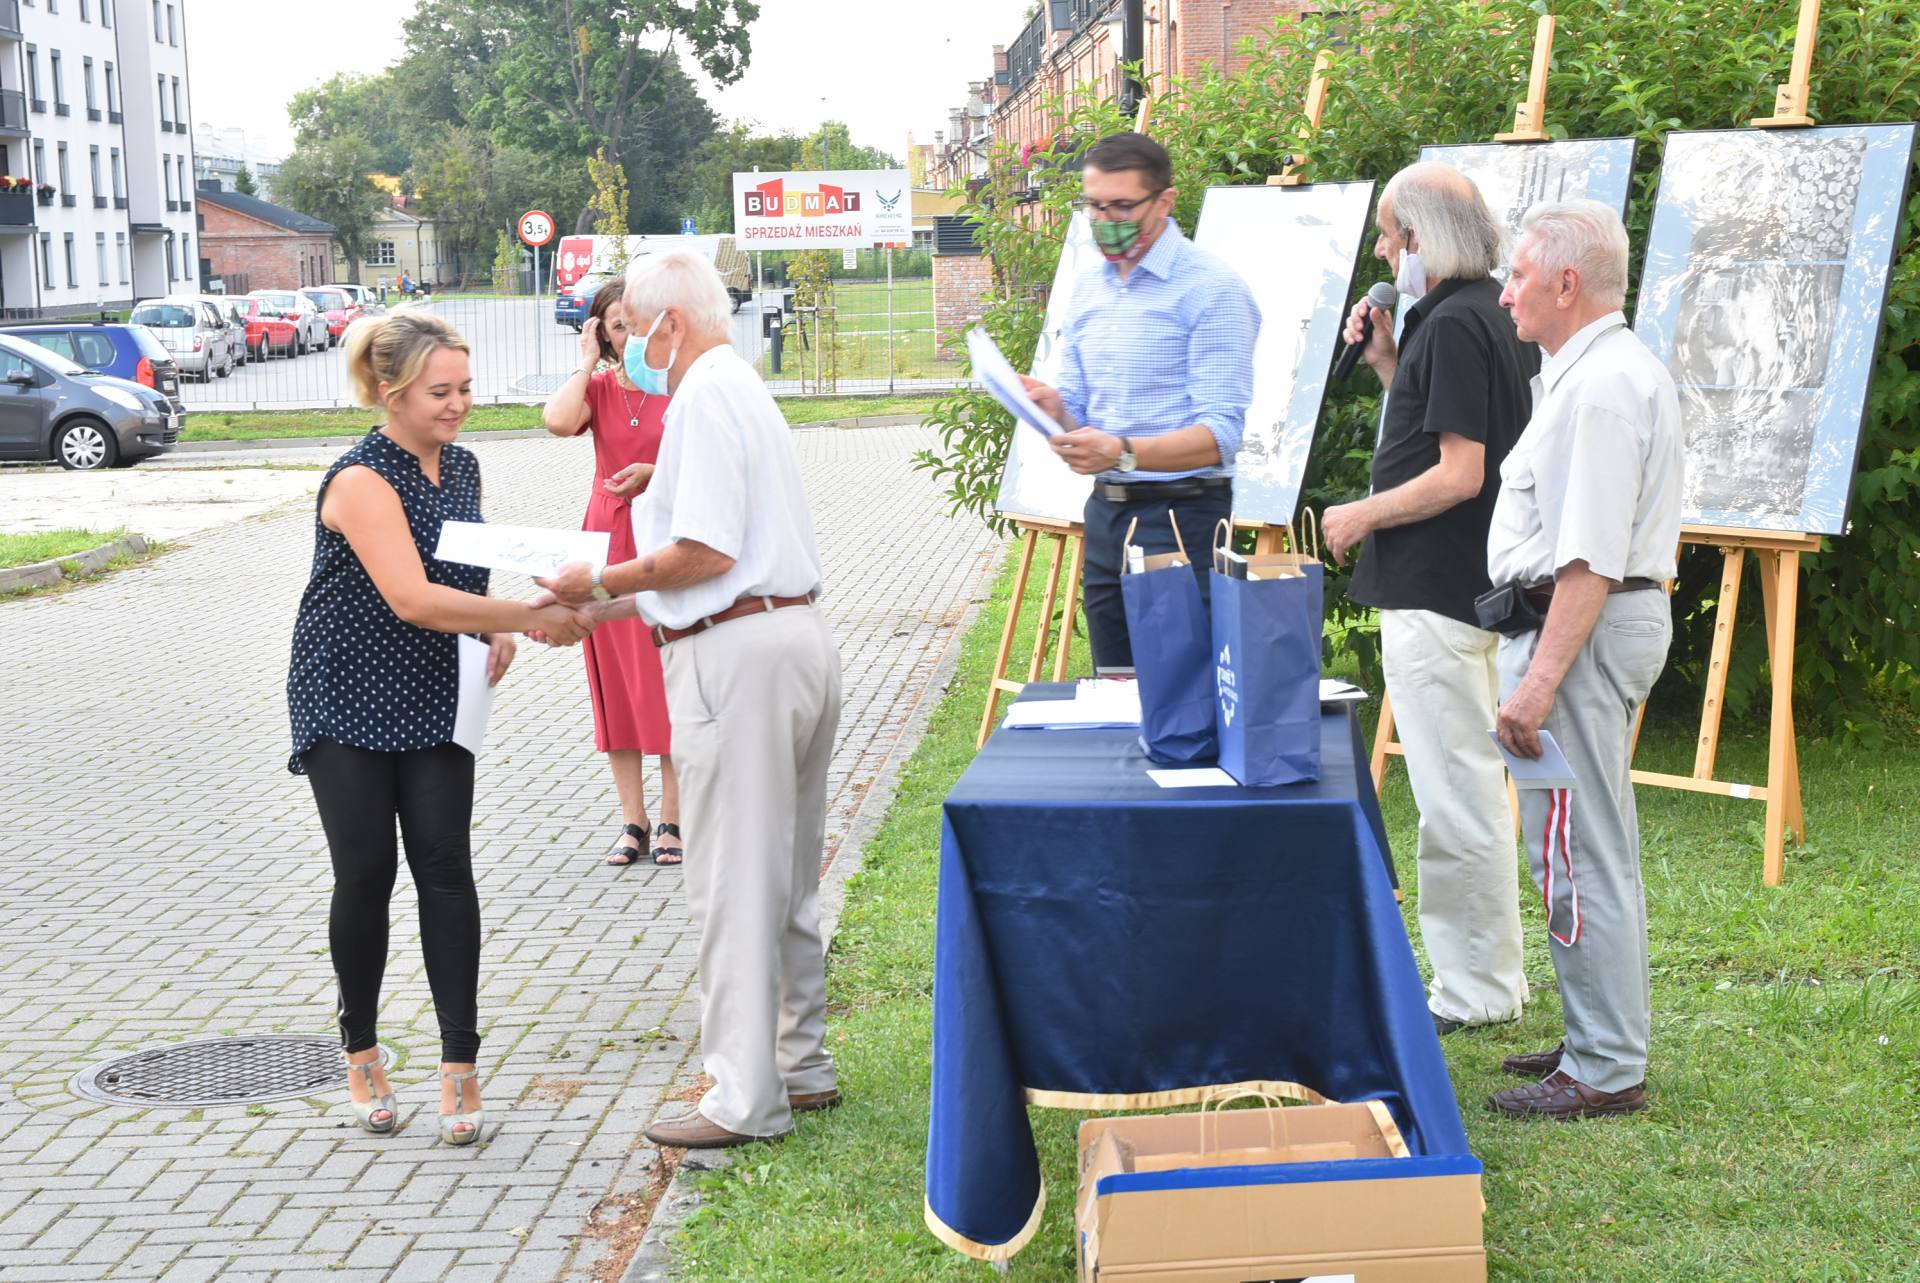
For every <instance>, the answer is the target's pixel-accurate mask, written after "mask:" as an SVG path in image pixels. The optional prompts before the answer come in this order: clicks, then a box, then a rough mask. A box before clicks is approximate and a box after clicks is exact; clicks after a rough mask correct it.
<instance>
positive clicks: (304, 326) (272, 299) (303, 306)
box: [247, 290, 331, 356]
mask: <svg viewBox="0 0 1920 1283" xmlns="http://www.w3.org/2000/svg"><path fill="white" fill-rule="evenodd" d="M247 297H249V298H257V299H259V300H260V304H261V306H263V307H270V308H272V309H273V310H274V311H275V312H277V313H279V314H280V315H281V316H283V317H285V318H286V319H287V320H289V321H292V322H293V334H294V340H293V351H294V355H296V356H303V355H305V354H306V353H308V352H311V351H313V350H314V349H316V348H318V349H320V350H321V351H325V350H326V348H327V345H328V343H329V341H330V339H331V336H330V335H329V334H328V333H327V318H326V315H325V314H324V313H322V312H321V311H320V309H319V308H317V307H315V306H314V305H313V300H312V299H310V298H308V297H307V296H306V295H305V294H302V293H301V292H300V291H299V290H255V291H253V293H251V294H249V295H248V296H247Z"/></svg>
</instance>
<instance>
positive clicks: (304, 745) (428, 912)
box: [287, 311, 592, 1145]
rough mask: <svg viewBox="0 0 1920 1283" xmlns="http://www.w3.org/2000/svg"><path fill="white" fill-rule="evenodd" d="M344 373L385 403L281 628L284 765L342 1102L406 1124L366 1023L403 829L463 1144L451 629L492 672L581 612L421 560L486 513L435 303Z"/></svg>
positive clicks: (381, 971) (495, 677)
mask: <svg viewBox="0 0 1920 1283" xmlns="http://www.w3.org/2000/svg"><path fill="white" fill-rule="evenodd" d="M345 356H346V362H347V372H348V375H349V376H350V378H351V379H352V382H353V387H354V391H355V393H356V396H357V399H358V400H359V402H360V403H361V404H362V405H366V406H372V407H378V408H380V409H383V410H384V411H385V412H386V416H387V421H386V423H385V424H384V425H382V426H380V427H376V428H375V429H373V430H372V431H371V432H369V433H368V434H367V435H366V437H365V438H364V439H363V440H362V441H361V442H360V443H359V444H358V445H356V446H354V447H353V448H352V449H351V450H349V451H347V453H346V454H344V455H342V456H341V457H340V459H339V461H338V462H336V463H335V464H334V465H333V468H332V469H331V470H330V471H329V472H328V473H327V476H326V479H325V480H324V481H323V482H322V483H321V486H320V497H319V500H318V504H317V509H316V514H317V518H316V521H315V523H314V549H313V569H312V573H311V576H310V578H309V580H308V582H307V590H306V593H305V595H304V596H302V598H301V600H300V614H299V618H298V619H297V620H296V621H295V623H294V630H293V662H292V664H291V666H290V668H289V670H288V673H287V705H288V710H289V712H290V714H291V718H292V722H293V752H292V756H291V757H290V758H289V760H288V769H290V770H292V771H294V772H295V773H296V774H305V775H306V776H307V778H308V780H309V781H310V782H311V784H312V785H313V796H314V801H315V802H316V803H317V805H318V807H319V810H320V822H321V825H322V827H323V828H324V829H325V830H326V835H327V846H328V849H329V851H330V853H331V856H332V860H333V874H334V887H333V908H332V916H331V920H330V925H329V933H328V934H329V942H330V944H331V946H332V952H333V965H334V974H335V975H336V976H337V977H338V979H339V983H340V995H339V1008H340V1009H339V1017H340V1034H341V1039H342V1047H343V1048H344V1050H345V1053H346V1059H347V1065H348V1068H349V1069H350V1071H351V1072H350V1073H349V1075H348V1085H349V1089H350V1092H351V1095H352V1098H353V1106H354V1112H355V1114H356V1115H358V1117H359V1119H360V1122H361V1124H362V1125H363V1126H365V1127H366V1128H367V1130H369V1131H372V1132H381V1133H384V1132H390V1131H392V1130H393V1128H394V1125H395V1123H396V1121H397V1119H398V1115H397V1114H396V1112H395V1109H394V1099H393V1094H392V1091H391V1089H390V1088H389V1087H388V1085H387V1081H386V1077H385V1074H384V1073H383V1072H382V1071H381V1068H380V1065H379V1059H380V1049H379V1041H378V1038H377V1036H376V1034H375V1031H374V1026H375V1014H376V1010H377V1008H378V1006H379V1001H380V985H381V981H382V979H383V978H384V975H385V972H386V963H387V922H388V918H389V916H390V908H389V900H390V898H391V897H392V894H393V884H394V879H395V876H396V873H397V871H398V861H399V844H398V843H397V842H396V840H395V827H396V825H397V826H398V829H399V832H400V834H401V835H402V836H403V837H404V838H405V845H406V855H407V867H408V868H409V869H410V870H411V871H412V874H413V882H414V887H415V889H416V890H417V891H418V893H419V898H420V936H421V944H422V947H423V949H424V951H425V954H426V965H427V981H428V984H429V986H430V987H431V988H432V990H433V1006H434V1014H435V1015H436V1016H437V1017H438V1018H439V1023H440V1039H441V1065H440V1072H441V1079H442V1083H441V1096H440V1135H441V1138H442V1139H443V1140H445V1141H447V1142H449V1143H450V1144H456V1145H465V1144H471V1143H472V1142H473V1141H474V1140H476V1139H478V1137H479V1135H480V1127H481V1123H482V1117H481V1098H480V1084H479V1081H478V1079H477V1077H476V1075H475V1068H474V1062H475V1058H476V1056H477V1055H478V1053H479V1050H480V1033H479V1017H478V1001H477V993H478V989H479V980H480V900H479V895H478V893H477V891H476V890H475V888H474V883H473V860H472V851H471V834H470V825H471V823H472V817H473V755H472V754H471V753H469V752H468V751H467V750H466V749H464V748H462V747H460V746H459V745H457V744H454V743H453V742H452V739H453V721H454V711H455V704H456V702H457V694H456V691H457V681H458V677H459V658H458V643H457V634H460V633H471V634H476V635H478V636H479V638H480V639H481V640H482V641H485V642H487V643H488V644H489V646H490V655H489V657H488V675H489V677H490V679H491V680H492V681H494V682H498V681H499V680H500V678H501V677H503V676H504V675H505V674H506V671H507V667H508V665H510V664H511V663H512V662H513V656H514V634H515V633H525V632H536V631H537V632H539V633H541V634H543V635H544V636H545V637H547V638H549V639H551V640H553V641H555V642H560V643H569V644H570V643H572V642H576V641H578V640H580V639H581V638H582V637H583V636H585V635H586V633H587V632H588V631H590V630H591V628H592V624H591V621H589V620H588V619H587V617H586V616H585V615H583V614H581V613H580V612H577V611H574V610H570V609H567V608H565V607H557V606H541V607H538V608H536V607H533V606H530V605H529V604H527V603H525V602H513V601H500V600H496V599H494V598H490V597H488V596H487V572H486V571H485V570H482V569H479V568H476V567H473V566H463V565H458V564H455V563H452V562H443V561H440V560H438V559H437V558H435V557H434V555H433V550H434V549H435V547H437V546H438V543H439V539H440V526H441V523H442V522H446V521H478V520H480V467H479V463H478V462H477V461H476V460H475V458H474V456H473V454H472V452H471V451H468V450H465V449H462V448H461V447H460V446H457V445H455V444H453V441H454V438H455V437H457V436H458V435H459V434H460V427H461V425H462V424H463V423H465V422H466V418H467V414H468V412H469V411H470V410H471V409H472V408H473V393H472V376H471V372H470V368H469V362H468V353H467V344H466V341H465V340H464V339H462V338H461V337H460V334H459V332H458V331H456V330H455V329H454V328H453V327H452V326H450V325H448V324H447V323H446V322H445V321H443V320H441V319H440V318H438V317H436V316H433V315H431V314H429V313H423V312H413V311H403V312H396V313H394V314H393V315H391V316H385V317H379V318H368V319H366V320H362V321H359V322H356V323H355V324H354V326H353V328H352V329H350V330H348V332H347V337H346V343H345Z"/></svg>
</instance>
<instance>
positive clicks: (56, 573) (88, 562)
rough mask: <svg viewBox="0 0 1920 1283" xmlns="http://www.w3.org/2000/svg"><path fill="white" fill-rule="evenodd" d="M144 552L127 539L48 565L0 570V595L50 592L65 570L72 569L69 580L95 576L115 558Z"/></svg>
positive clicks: (143, 544) (133, 538)
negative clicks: (33, 590) (31, 590)
mask: <svg viewBox="0 0 1920 1283" xmlns="http://www.w3.org/2000/svg"><path fill="white" fill-rule="evenodd" d="M146 550H147V541H146V540H145V539H143V538H141V537H140V536H139V535H128V536H127V537H126V538H124V539H116V540H114V541H113V542H112V543H110V544H102V545H100V546H99V547H98V548H93V549H89V550H88V551H86V552H77V553H74V554H73V555H72V556H70V557H55V558H54V559H53V560H52V561H36V562H35V563H33V565H31V566H14V567H11V568H10V569H7V570H0V592H11V591H13V590H14V589H17V588H51V587H53V586H54V585H55V584H58V583H60V582H62V581H64V580H65V579H67V578H69V573H68V568H69V567H71V568H72V577H75V578H77V577H78V576H80V575H97V574H99V573H100V572H101V571H103V570H105V569H106V568H107V563H108V562H110V561H112V560H113V559H114V558H115V557H131V556H137V555H138V554H140V553H143V552H145V551H146Z"/></svg>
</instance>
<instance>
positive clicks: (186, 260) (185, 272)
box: [180, 236, 193, 278]
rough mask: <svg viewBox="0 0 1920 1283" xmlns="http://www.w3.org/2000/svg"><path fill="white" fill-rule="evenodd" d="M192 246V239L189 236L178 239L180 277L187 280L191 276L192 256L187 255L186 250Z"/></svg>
mask: <svg viewBox="0 0 1920 1283" xmlns="http://www.w3.org/2000/svg"><path fill="white" fill-rule="evenodd" d="M192 244H193V238H192V237H191V236H182V237H181V238H180V275H182V276H185V277H189V278H190V277H192V275H193V255H191V254H189V253H188V252H187V250H188V247H189V246H191V245H192Z"/></svg>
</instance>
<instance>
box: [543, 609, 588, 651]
mask: <svg viewBox="0 0 1920 1283" xmlns="http://www.w3.org/2000/svg"><path fill="white" fill-rule="evenodd" d="M533 618H534V626H533V627H532V628H530V629H528V630H527V635H528V636H530V637H537V638H539V639H540V640H542V641H544V642H546V643H547V644H548V645H549V646H571V645H573V644H574V643H575V642H577V641H579V640H580V639H581V638H583V637H585V636H587V635H588V634H589V633H591V632H592V631H593V624H594V621H593V618H592V617H591V616H590V615H588V614H587V613H586V612H585V611H583V610H577V609H575V608H574V607H572V606H565V605H561V604H560V603H558V602H553V603H550V604H548V605H545V606H535V607H534V608H533Z"/></svg>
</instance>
